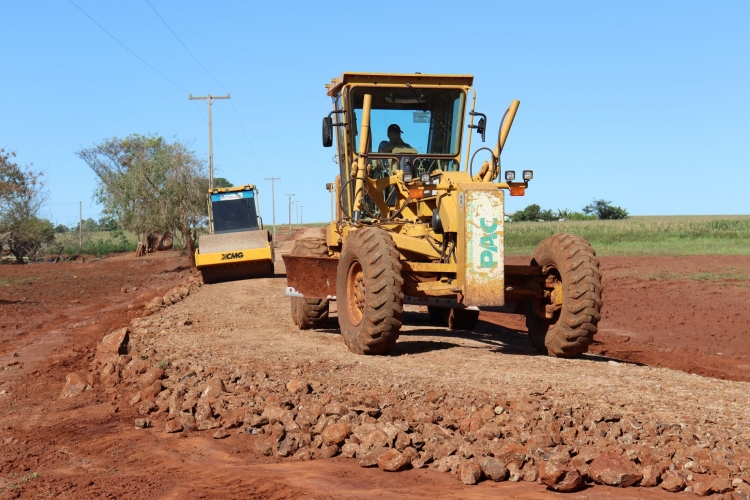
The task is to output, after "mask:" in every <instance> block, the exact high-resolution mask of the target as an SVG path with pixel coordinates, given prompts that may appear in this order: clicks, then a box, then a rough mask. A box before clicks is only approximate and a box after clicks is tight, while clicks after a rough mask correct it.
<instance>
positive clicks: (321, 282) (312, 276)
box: [281, 255, 339, 299]
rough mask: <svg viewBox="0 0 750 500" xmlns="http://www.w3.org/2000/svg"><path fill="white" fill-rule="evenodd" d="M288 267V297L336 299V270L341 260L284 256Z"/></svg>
mask: <svg viewBox="0 0 750 500" xmlns="http://www.w3.org/2000/svg"><path fill="white" fill-rule="evenodd" d="M281 258H282V259H284V265H285V266H286V284H287V287H286V295H288V296H290V297H305V298H309V299H314V298H317V299H332V298H335V297H336V268H337V266H338V263H339V259H336V258H330V257H302V256H297V255H282V256H281Z"/></svg>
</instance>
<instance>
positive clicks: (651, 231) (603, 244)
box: [505, 215, 750, 255]
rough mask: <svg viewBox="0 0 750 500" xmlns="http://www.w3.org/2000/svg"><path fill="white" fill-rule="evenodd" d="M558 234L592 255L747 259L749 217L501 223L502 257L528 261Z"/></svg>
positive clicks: (643, 218)
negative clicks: (574, 238)
mask: <svg viewBox="0 0 750 500" xmlns="http://www.w3.org/2000/svg"><path fill="white" fill-rule="evenodd" d="M557 233H572V234H577V235H579V236H582V237H583V238H585V239H587V240H588V241H589V242H590V243H591V244H592V245H593V246H594V248H595V249H596V252H597V255H718V254H721V255H750V215H734V216H731V215H728V216H724V215H717V216H674V217H665V216H658V217H656V216H652V217H630V218H628V219H625V220H616V221H605V220H595V221H561V222H518V223H506V224H505V249H506V253H507V255H531V254H532V253H533V252H534V248H536V246H537V245H538V244H539V242H540V241H542V240H543V239H544V238H546V237H547V236H550V235H553V234H557Z"/></svg>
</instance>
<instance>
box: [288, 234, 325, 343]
mask: <svg viewBox="0 0 750 500" xmlns="http://www.w3.org/2000/svg"><path fill="white" fill-rule="evenodd" d="M291 255H301V256H304V257H328V246H327V245H326V242H325V240H324V239H322V238H302V239H299V240H297V241H295V242H294V247H292V251H291ZM328 302H329V301H328V300H326V299H303V298H300V297H292V321H294V324H295V325H297V326H298V327H299V329H300V330H311V329H313V328H322V327H323V326H325V324H326V322H327V321H328Z"/></svg>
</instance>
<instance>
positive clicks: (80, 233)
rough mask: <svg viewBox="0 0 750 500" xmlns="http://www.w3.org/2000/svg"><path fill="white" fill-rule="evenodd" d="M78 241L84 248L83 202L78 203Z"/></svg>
mask: <svg viewBox="0 0 750 500" xmlns="http://www.w3.org/2000/svg"><path fill="white" fill-rule="evenodd" d="M78 241H79V244H80V245H81V248H83V202H82V201H79V202H78Z"/></svg>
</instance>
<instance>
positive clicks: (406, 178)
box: [404, 172, 414, 182]
mask: <svg viewBox="0 0 750 500" xmlns="http://www.w3.org/2000/svg"><path fill="white" fill-rule="evenodd" d="M413 179H414V175H413V174H412V173H411V172H404V182H411V181H412V180H413Z"/></svg>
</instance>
